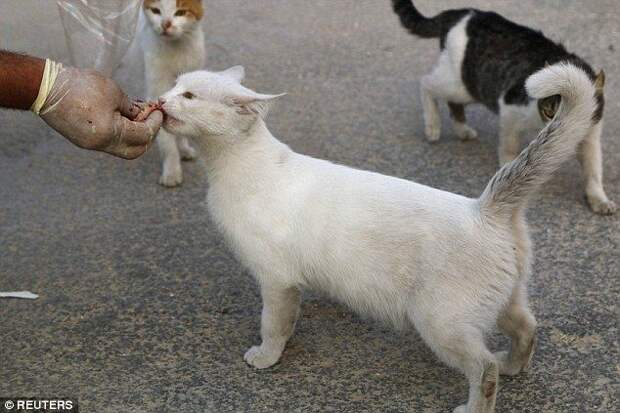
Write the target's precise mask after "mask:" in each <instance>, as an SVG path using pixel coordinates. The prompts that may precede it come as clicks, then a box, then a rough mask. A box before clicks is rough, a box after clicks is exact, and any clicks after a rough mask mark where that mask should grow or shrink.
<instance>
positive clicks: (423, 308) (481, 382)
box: [410, 297, 499, 413]
mask: <svg viewBox="0 0 620 413" xmlns="http://www.w3.org/2000/svg"><path fill="white" fill-rule="evenodd" d="M420 298H421V297H417V301H418V302H417V303H416V304H414V306H413V308H412V311H411V312H410V318H411V321H412V322H413V324H414V325H415V327H416V329H417V330H418V332H419V333H420V335H421V336H422V338H423V339H424V341H425V342H426V343H427V344H428V345H429V347H431V349H433V351H434V352H435V354H437V355H438V356H439V357H440V358H441V359H442V360H443V361H444V362H445V363H447V364H448V365H450V366H452V367H454V368H457V369H459V370H460V371H462V372H463V373H465V376H467V379H468V380H469V399H468V401H467V404H466V405H463V406H459V407H457V408H456V409H454V413H493V412H494V411H495V398H496V395H497V387H498V381H499V367H498V365H497V362H496V359H495V356H493V354H492V353H491V352H490V351H489V350H488V349H487V347H486V344H485V343H484V333H483V332H482V331H481V330H480V327H479V325H478V324H479V323H478V320H475V322H473V323H472V322H471V321H470V320H467V319H464V318H462V317H456V316H454V315H447V314H444V316H445V317H442V316H441V315H440V314H437V313H434V312H433V313H432V314H429V311H431V312H432V310H429V308H430V307H432V306H433V305H434V301H433V300H429V301H428V302H426V303H423V302H422V301H424V300H423V299H420ZM463 310H465V312H464V313H463V314H467V311H466V310H467V309H466V308H464V309H463ZM476 312H477V311H474V313H476Z"/></svg>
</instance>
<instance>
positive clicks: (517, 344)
mask: <svg viewBox="0 0 620 413" xmlns="http://www.w3.org/2000/svg"><path fill="white" fill-rule="evenodd" d="M497 324H498V327H499V329H500V331H501V332H503V333H504V334H506V335H507V336H508V337H510V339H511V342H510V351H500V352H498V353H495V357H496V358H497V362H498V364H499V373H500V374H505V375H509V376H513V375H515V374H518V373H519V372H521V371H527V369H528V368H529V365H530V362H531V360H532V356H533V355H534V351H535V349H536V319H535V318H534V315H533V314H532V312H531V311H530V309H529V306H528V303H527V286H526V285H525V281H523V282H522V283H520V284H518V285H516V286H515V288H514V290H513V292H512V296H511V297H510V302H509V303H508V306H507V307H506V309H505V310H504V312H503V313H502V315H501V316H500V317H499V319H498V323H497Z"/></svg>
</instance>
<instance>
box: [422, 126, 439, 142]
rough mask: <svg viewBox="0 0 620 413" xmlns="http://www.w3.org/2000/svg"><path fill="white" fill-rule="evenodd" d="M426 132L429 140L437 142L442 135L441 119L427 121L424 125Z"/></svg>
mask: <svg viewBox="0 0 620 413" xmlns="http://www.w3.org/2000/svg"><path fill="white" fill-rule="evenodd" d="M424 134H425V135H426V139H427V140H428V141H429V142H436V141H438V140H439V137H440V136H441V124H440V123H439V121H431V122H426V124H425V125H424Z"/></svg>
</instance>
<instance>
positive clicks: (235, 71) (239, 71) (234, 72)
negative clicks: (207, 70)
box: [222, 65, 245, 83]
mask: <svg viewBox="0 0 620 413" xmlns="http://www.w3.org/2000/svg"><path fill="white" fill-rule="evenodd" d="M222 74H223V75H226V76H230V77H232V78H233V79H235V80H236V81H237V82H239V83H241V81H242V80H243V78H244V77H245V69H244V68H243V66H241V65H237V66H233V67H229V68H228V69H226V70H224V71H223V72H222Z"/></svg>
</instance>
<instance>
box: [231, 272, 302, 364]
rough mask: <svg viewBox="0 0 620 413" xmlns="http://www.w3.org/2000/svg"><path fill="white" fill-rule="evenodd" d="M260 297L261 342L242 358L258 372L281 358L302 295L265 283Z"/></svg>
mask: <svg viewBox="0 0 620 413" xmlns="http://www.w3.org/2000/svg"><path fill="white" fill-rule="evenodd" d="M261 294H262V297H263V312H262V314H261V339H262V343H261V345H260V346H254V347H252V348H250V349H249V350H248V351H247V352H246V353H245V356H244V357H243V358H244V360H245V361H246V362H247V363H248V364H250V365H252V366H254V367H256V368H257V369H264V368H267V367H271V366H273V365H274V364H276V363H277V361H278V360H279V359H280V356H281V355H282V351H283V350H284V346H285V345H286V342H287V341H288V339H289V338H290V337H291V336H292V335H293V330H294V329H295V322H296V321H297V315H298V314H299V306H300V303H301V292H300V291H299V289H298V288H297V287H294V286H280V285H275V284H270V283H268V282H265V283H263V285H262V287H261Z"/></svg>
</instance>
